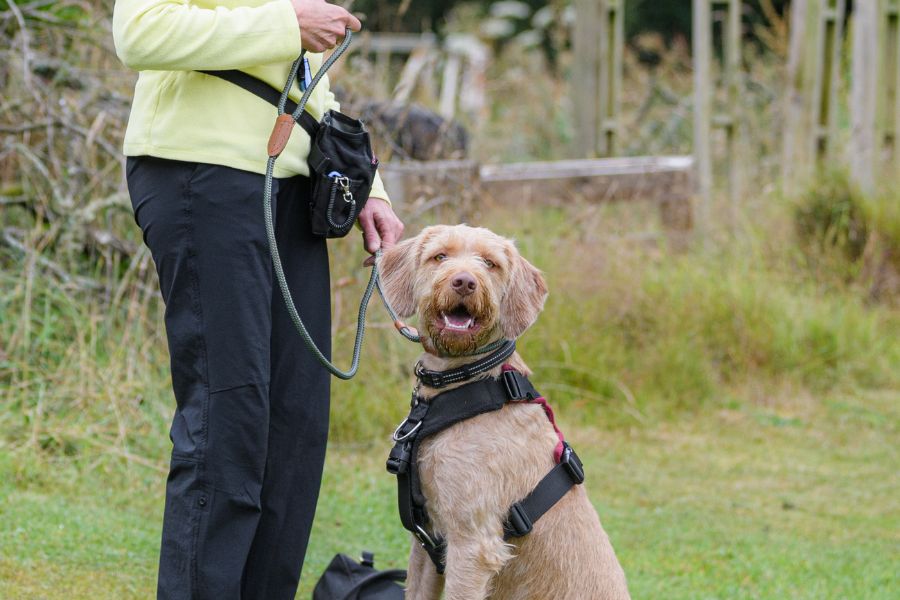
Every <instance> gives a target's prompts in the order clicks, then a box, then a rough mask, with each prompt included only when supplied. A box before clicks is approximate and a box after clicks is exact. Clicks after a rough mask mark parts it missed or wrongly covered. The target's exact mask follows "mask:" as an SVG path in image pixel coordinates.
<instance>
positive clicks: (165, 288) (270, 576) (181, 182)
mask: <svg viewBox="0 0 900 600" xmlns="http://www.w3.org/2000/svg"><path fill="white" fill-rule="evenodd" d="M127 178H128V189H129V192H130V194H131V200H132V205H133V207H134V215H135V220H136V221H137V223H138V225H139V226H140V227H141V229H142V231H143V234H144V241H145V243H146V244H147V246H148V247H149V248H150V251H151V253H152V254H153V260H154V262H155V263H156V268H157V272H158V273H159V284H160V290H161V292H162V296H163V299H164V301H165V304H166V313H165V323H166V335H167V339H168V344H169V352H170V355H171V368H172V385H173V388H174V391H175V400H176V409H175V417H174V420H173V422H172V427H171V431H170V437H171V439H172V444H173V448H172V460H171V466H170V472H169V477H168V481H167V484H166V504H165V514H164V518H163V531H162V547H161V551H160V561H159V580H158V591H157V597H158V598H160V599H166V600H168V599H206V598H211V599H212V598H214V599H216V600H230V599H235V600H236V599H239V598H241V599H244V600H247V599H257V598H258V599H266V600H279V599H282V598H283V599H289V598H290V599H292V598H294V596H295V594H296V591H297V583H298V581H299V578H300V570H301V567H302V564H303V557H304V554H305V553H306V545H307V542H308V539H309V532H310V528H311V526H312V520H313V515H314V513H315V506H316V500H317V498H318V494H319V485H320V482H321V477H322V467H323V463H324V459H325V444H326V437H327V433H328V406H329V385H330V378H329V375H328V373H327V372H326V371H325V370H324V369H323V368H322V367H321V366H319V365H318V363H316V362H315V359H314V358H313V356H312V354H311V353H310V352H309V351H308V350H307V349H306V348H305V347H304V346H303V342H302V340H301V338H300V336H299V335H298V334H297V332H296V331H295V330H294V328H293V325H292V324H291V321H290V318H289V316H288V314H287V311H286V309H285V308H284V305H283V301H282V298H281V293H280V290H278V285H277V282H275V281H274V278H273V271H272V265H271V261H270V258H269V251H268V244H267V241H266V233H265V225H264V220H263V210H262V186H263V178H262V176H261V175H257V174H253V173H248V172H244V171H239V170H236V169H230V168H226V167H221V166H216V165H208V164H197V163H186V162H178V161H171V160H163V159H158V158H151V157H138V158H129V159H128V165H127ZM308 195H309V189H308V179H306V178H303V177H295V178H291V179H282V180H276V181H275V183H274V193H273V203H274V207H273V212H274V214H275V218H276V237H277V242H278V249H279V251H280V253H281V257H282V262H283V264H284V270H285V273H286V274H287V278H288V281H289V285H290V288H291V291H292V293H293V295H294V299H295V301H296V303H297V306H298V309H299V311H300V314H301V316H302V318H303V320H304V322H305V323H306V325H307V327H308V328H309V330H310V333H311V334H312V336H313V338H314V339H315V340H316V342H317V344H318V345H319V347H320V348H321V349H322V351H323V352H325V353H326V355H328V354H330V329H331V324H330V320H331V307H330V293H329V273H328V254H327V248H326V245H325V240H324V239H321V238H316V237H313V236H312V234H311V233H310V226H309V220H308V213H309V211H308V208H307V207H308V204H307V198H308Z"/></svg>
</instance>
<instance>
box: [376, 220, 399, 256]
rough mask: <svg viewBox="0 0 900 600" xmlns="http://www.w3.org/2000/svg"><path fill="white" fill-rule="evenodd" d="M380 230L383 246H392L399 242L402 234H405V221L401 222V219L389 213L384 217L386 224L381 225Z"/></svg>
mask: <svg viewBox="0 0 900 600" xmlns="http://www.w3.org/2000/svg"><path fill="white" fill-rule="evenodd" d="M380 231H381V247H382V248H390V247H391V246H393V245H394V244H396V243H397V240H399V239H400V236H401V235H402V234H403V223H401V222H400V219H398V218H397V217H396V216H394V215H388V217H387V218H385V219H384V225H383V226H382V227H381V229H380Z"/></svg>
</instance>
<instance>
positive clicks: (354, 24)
mask: <svg viewBox="0 0 900 600" xmlns="http://www.w3.org/2000/svg"><path fill="white" fill-rule="evenodd" d="M347 27H349V28H350V30H351V31H359V30H360V29H362V23H360V22H359V19H357V18H356V17H355V16H353V15H352V14H351V13H347Z"/></svg>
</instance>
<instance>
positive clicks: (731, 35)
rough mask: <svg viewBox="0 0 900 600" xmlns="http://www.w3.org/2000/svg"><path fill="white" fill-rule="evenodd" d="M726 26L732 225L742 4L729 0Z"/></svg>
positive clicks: (737, 186) (736, 198) (737, 176)
mask: <svg viewBox="0 0 900 600" xmlns="http://www.w3.org/2000/svg"><path fill="white" fill-rule="evenodd" d="M727 2H728V8H727V16H726V22H725V44H724V45H725V64H724V65H723V66H724V71H725V73H724V80H725V87H726V92H727V94H726V97H727V98H728V100H727V102H728V104H727V106H725V108H724V114H723V115H722V122H723V127H724V128H725V140H726V144H727V156H728V196H729V218H730V221H731V225H732V226H734V225H735V223H736V222H737V209H738V203H739V202H740V198H741V157H740V156H739V154H738V149H739V147H740V134H741V119H742V115H741V109H740V106H741V75H740V73H741V0H727Z"/></svg>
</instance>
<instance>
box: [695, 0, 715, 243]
mask: <svg viewBox="0 0 900 600" xmlns="http://www.w3.org/2000/svg"><path fill="white" fill-rule="evenodd" d="M709 17H710V2H709V0H693V15H692V18H693V31H692V34H691V37H692V38H693V42H692V44H693V65H694V165H695V169H696V171H695V172H696V180H697V194H698V195H699V197H700V207H699V210H698V211H697V222H698V223H697V225H698V229H699V230H700V233H701V235H704V234H706V233H707V232H708V228H709V213H710V202H711V194H712V156H711V154H710V139H709V136H710V130H711V124H712V88H711V81H710V66H711V57H710V54H711V45H712V44H711V40H710V38H711V31H710V26H709Z"/></svg>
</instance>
